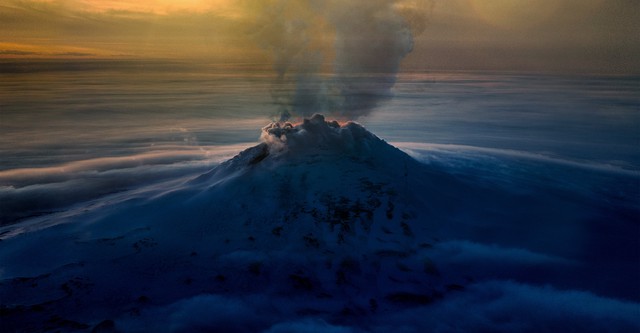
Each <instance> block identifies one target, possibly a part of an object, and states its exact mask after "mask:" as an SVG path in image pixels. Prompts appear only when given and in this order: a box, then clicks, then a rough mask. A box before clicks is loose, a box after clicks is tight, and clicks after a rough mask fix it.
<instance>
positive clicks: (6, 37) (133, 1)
mask: <svg viewBox="0 0 640 333" xmlns="http://www.w3.org/2000/svg"><path fill="white" fill-rule="evenodd" d="M372 3H374V4H375V5H373V6H372V5H371V4H372ZM366 8H377V9H380V8H386V9H385V10H387V11H391V12H394V13H395V14H397V15H398V16H399V17H401V18H402V19H403V20H404V21H405V22H407V24H408V25H409V26H410V27H411V33H412V36H413V45H412V46H413V48H412V52H410V54H408V55H406V57H404V56H403V59H402V64H401V66H402V68H401V69H402V70H406V71H411V70H419V71H428V70H438V69H448V70H467V69H481V70H525V71H540V72H581V73H612V74H629V73H632V74H636V73H640V60H638V59H640V1H635V0H608V1H605V0H447V1H445V0H368V1H365V0H342V1H338V0H325V1H319V0H180V1H178V0H2V1H0V22H2V24H0V36H1V37H0V58H5V59H41V58H56V59H57V58H60V59H95V58H108V59H121V58H122V59H131V58H134V59H180V60H198V61H208V62H218V63H232V62H241V63H268V62H274V61H275V60H274V58H276V57H277V56H278V53H277V50H276V49H277V48H282V47H285V48H286V47H295V45H298V44H300V43H304V44H305V45H307V46H309V47H311V48H313V49H315V50H318V54H321V55H322V56H321V58H322V61H321V62H322V66H331V62H332V60H333V59H334V57H335V56H336V51H335V43H336V35H337V33H336V31H337V30H339V27H336V20H335V19H332V18H335V17H338V16H337V14H336V13H341V14H344V15H346V16H347V17H348V16H349V15H351V13H354V14H357V13H359V12H360V11H366V10H367V9H366ZM373 15H374V16H375V15H378V14H375V13H374V14H373ZM282 20H284V21H285V22H286V24H284V25H279V24H277V22H279V21H282ZM300 22H301V23H300ZM348 28H349V29H351V30H353V31H354V32H353V33H354V35H355V36H353V37H352V38H354V39H360V40H364V41H365V42H364V43H366V42H367V41H368V40H369V39H370V40H372V41H374V40H376V38H383V37H381V36H379V34H377V33H374V32H372V31H370V29H369V31H367V30H366V29H367V27H363V29H358V26H357V25H353V26H349V27H348Z"/></svg>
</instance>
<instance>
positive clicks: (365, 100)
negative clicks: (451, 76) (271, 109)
mask: <svg viewBox="0 0 640 333" xmlns="http://www.w3.org/2000/svg"><path fill="white" fill-rule="evenodd" d="M250 3H252V6H251V7H252V8H253V9H254V11H256V12H258V13H257V14H256V15H255V16H254V17H253V18H252V20H253V22H252V23H253V24H252V26H253V27H254V28H252V35H253V37H254V39H255V40H256V41H257V42H258V43H259V44H260V45H261V47H262V48H264V49H265V50H268V51H269V52H270V53H271V54H272V59H273V67H274V70H275V71H276V74H277V75H276V79H275V81H274V85H273V90H272V95H273V101H274V103H275V104H276V105H277V106H278V111H277V113H278V114H277V115H276V117H275V118H276V119H277V120H279V121H283V122H284V121H286V120H287V119H288V118H290V117H291V116H294V117H309V116H311V115H313V114H314V113H323V114H327V115H330V116H333V117H336V118H340V119H346V120H350V119H356V118H358V117H360V116H366V115H368V114H369V113H370V112H371V111H372V110H373V108H375V107H376V106H377V105H379V103H380V102H382V101H384V100H385V99H388V98H390V97H391V96H392V93H391V89H392V87H393V85H394V84H395V82H396V76H397V73H398V71H399V69H400V64H401V61H402V59H404V58H405V57H406V56H407V55H408V54H409V53H410V52H411V51H412V50H413V43H414V41H413V39H414V36H415V34H417V33H420V32H421V31H422V30H424V25H425V22H426V20H427V16H428V13H429V11H430V9H431V7H432V6H431V1H429V0H404V1H401V0H367V1H365V0H355V1H348V2H346V1H338V0H329V1H316V0H272V1H266V2H260V4H258V3H257V2H250Z"/></svg>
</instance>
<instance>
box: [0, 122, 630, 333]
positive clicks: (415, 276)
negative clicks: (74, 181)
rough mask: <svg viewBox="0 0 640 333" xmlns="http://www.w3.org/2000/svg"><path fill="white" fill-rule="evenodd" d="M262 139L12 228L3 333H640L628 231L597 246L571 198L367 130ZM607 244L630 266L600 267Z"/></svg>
mask: <svg viewBox="0 0 640 333" xmlns="http://www.w3.org/2000/svg"><path fill="white" fill-rule="evenodd" d="M261 139H262V143H260V144H258V145H256V146H254V147H251V148H248V149H246V150H244V151H242V152H241V153H239V154H238V155H236V156H235V157H234V158H232V159H230V160H228V161H225V162H223V163H221V164H220V165H218V166H216V167H215V168H213V169H212V170H210V171H208V172H205V173H203V174H201V175H199V176H197V177H194V178H192V179H189V180H186V181H178V182H172V183H163V184H160V185H154V186H151V187H147V188H144V189H138V190H134V191H127V192H124V193H118V194H114V195H111V196H108V197H105V198H102V199H99V200H97V201H93V202H92V203H91V204H89V205H86V206H81V207H76V208H74V209H70V210H68V211H65V212H62V213H58V214H51V215H47V216H44V217H39V218H37V219H35V221H37V222H38V223H35V222H34V221H26V222H23V223H22V224H18V225H15V226H12V227H10V228H5V230H4V231H5V232H4V233H3V234H2V242H0V263H2V264H0V269H1V270H0V279H1V280H0V299H1V300H2V307H1V308H0V319H1V320H2V326H3V330H5V331H8V332H11V331H42V330H48V329H60V330H62V331H76V330H78V331H81V330H88V329H91V328H94V327H97V326H99V325H102V327H107V328H108V327H111V326H113V327H112V328H113V329H117V330H118V331H123V332H129V331H130V332H144V331H165V330H166V331H173V332H194V331H196V332H197V331H203V332H205V331H212V330H217V331H226V332H259V331H265V332H294V331H295V332H305V331H308V332H327V331H328V332H361V331H365V332H366V331H371V332H378V331H380V332H383V331H388V329H390V327H394V328H398V329H399V330H401V331H407V332H414V331H416V332H418V331H424V330H432V329H433V330H436V331H459V330H464V331H483V330H496V331H513V330H520V331H536V332H540V331H549V332H552V331H559V330H563V329H567V328H576V327H577V328H576V329H577V330H579V331H602V330H612V331H623V330H634V329H635V330H637V329H640V320H639V319H638V317H637V316H635V314H637V313H638V311H640V305H639V304H638V303H637V302H638V300H639V299H640V297H639V295H638V286H637V285H635V283H636V282H633V281H634V280H633V279H634V276H627V277H625V276H621V275H620V274H618V273H617V272H619V270H625V269H628V268H629V267H631V265H633V264H634V262H635V260H636V259H637V255H634V254H633V252H632V253H631V254H628V253H627V252H628V251H633V249H634V248H633V247H634V246H635V249H637V243H636V242H635V240H634V239H633V230H635V229H634V228H635V226H634V225H632V224H630V223H628V222H629V221H628V220H625V218H624V217H619V219H620V220H619V221H618V224H619V225H616V229H615V231H610V232H609V233H605V234H600V235H599V234H598V233H597V232H595V231H594V230H599V229H598V228H601V227H602V225H603V223H611V222H610V221H611V220H610V219H609V218H610V216H611V215H606V214H607V210H606V209H604V208H603V207H597V206H590V205H588V204H585V203H584V200H586V199H584V198H581V197H575V196H567V193H568V192H567V191H568V190H567V189H566V188H556V189H553V190H550V191H548V192H546V193H544V195H540V193H538V192H534V190H535V188H534V187H529V188H519V189H518V191H512V190H510V189H509V187H506V186H503V187H493V186H491V185H489V184H490V183H488V182H486V181H479V179H483V178H482V175H474V174H469V173H467V174H461V173H455V172H447V171H446V169H443V168H438V167H437V165H433V164H429V165H427V164H423V163H420V162H418V161H417V160H415V159H414V158H412V157H410V156H409V155H407V154H406V153H404V152H403V151H401V150H399V149H397V148H395V147H393V146H391V145H389V144H388V143H386V142H385V141H384V140H382V139H380V138H378V137H376V136H375V135H374V134H373V133H371V132H369V131H367V130H366V129H365V128H364V127H362V126H361V125H359V124H357V123H354V122H349V123H346V124H339V123H337V122H334V121H326V120H325V119H324V117H323V116H321V115H314V116H313V117H311V118H309V119H306V120H304V121H303V122H302V123H301V124H298V125H292V124H278V123H274V124H271V125H269V126H267V127H265V128H264V129H263V134H262V137H261ZM479 170H483V169H481V168H480V169H479ZM485 170H486V169H485ZM518 184H520V185H522V184H525V185H526V183H524V182H520V183H518ZM516 187H517V186H516ZM588 203H590V202H588ZM594 217H595V218H594ZM33 224H37V225H38V227H27V226H29V225H33ZM625 235H626V236H625ZM580 237H582V238H580ZM601 242H604V243H605V244H614V243H617V244H622V245H620V246H619V247H618V248H616V247H615V246H614V247H612V248H611V249H610V250H609V251H610V253H608V255H620V254H625V253H626V257H625V256H622V257H619V261H617V262H609V261H608V260H606V258H604V257H602V258H601V257H595V256H594V253H595V252H596V250H597V249H598V247H599V246H601V245H602V244H598V243H601ZM567 244H570V246H569V245H567ZM585 261H588V262H589V265H584V262H585ZM609 273H611V274H609ZM603 278H604V279H606V280H605V281H607V282H608V283H615V284H616V286H615V287H611V286H609V285H606V286H603V284H602V281H603ZM545 285H550V286H549V287H545ZM633 288H635V289H633ZM574 290H583V291H580V292H578V291H574ZM625 293H626V294H627V296H628V298H626V299H625V298H624V297H623V295H624V294H625ZM539 295H544V297H542V296H539ZM581 304H588V306H586V307H583V306H581ZM558 306H560V310H559V312H556V311H555V309H556V308H557V307H558ZM534 308H535V309H538V310H537V311H536V312H534V313H531V312H530V311H529V310H531V309H534ZM594 318H606V319H607V323H606V324H604V322H598V321H596V320H595V319H594ZM574 320H579V321H580V322H579V323H576V322H575V321H574ZM594 323H595V324H597V325H594ZM111 324H113V325H111ZM576 325H577V326H576ZM109 329H111V328H109Z"/></svg>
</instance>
